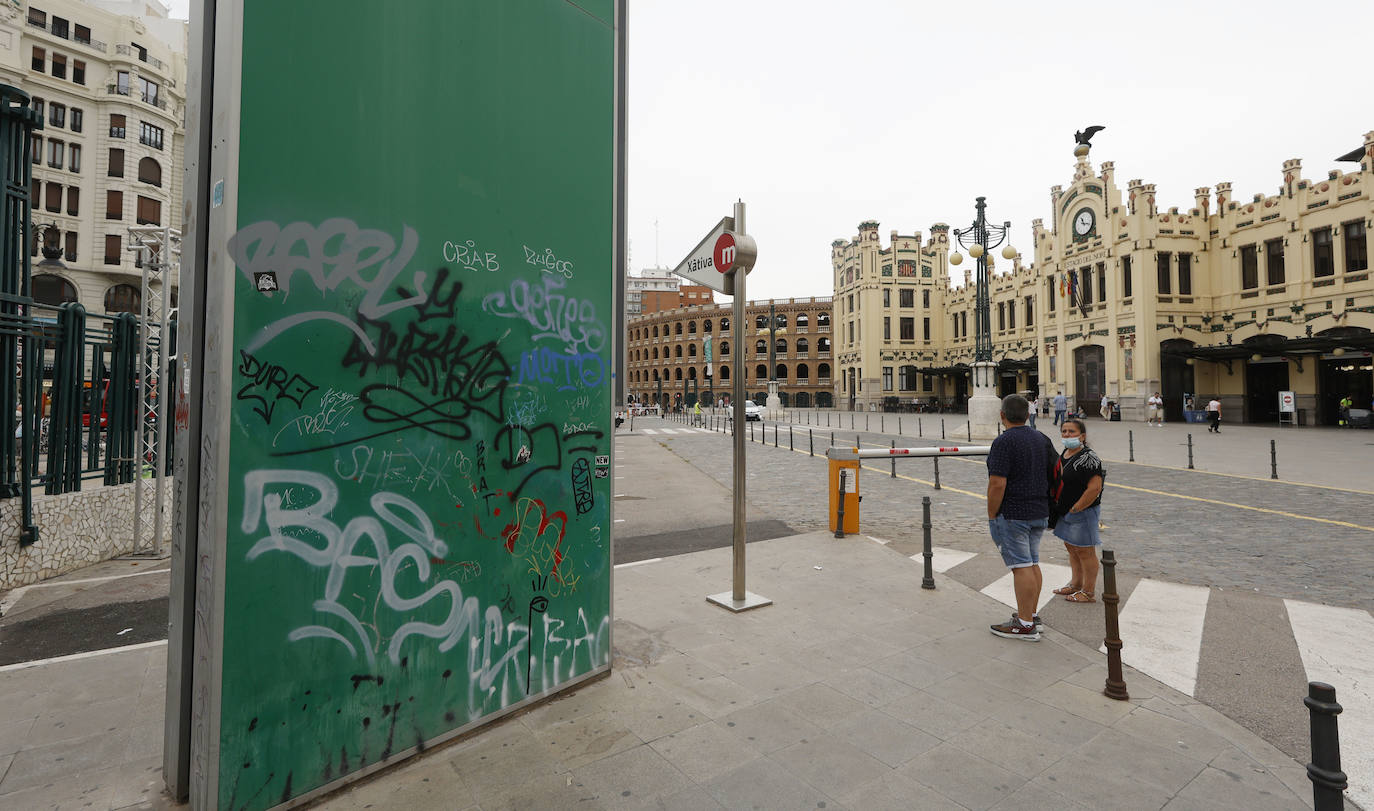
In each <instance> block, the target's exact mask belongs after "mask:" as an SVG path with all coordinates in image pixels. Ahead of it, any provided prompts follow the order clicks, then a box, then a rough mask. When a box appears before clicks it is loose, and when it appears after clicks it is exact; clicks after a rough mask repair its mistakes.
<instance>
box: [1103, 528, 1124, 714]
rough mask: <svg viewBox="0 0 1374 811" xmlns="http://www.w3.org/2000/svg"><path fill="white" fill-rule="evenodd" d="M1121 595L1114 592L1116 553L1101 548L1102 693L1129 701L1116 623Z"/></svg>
mask: <svg viewBox="0 0 1374 811" xmlns="http://www.w3.org/2000/svg"><path fill="white" fill-rule="evenodd" d="M1120 602H1121V597H1120V596H1118V595H1117V593H1116V553H1114V552H1112V550H1110V549H1103V550H1102V605H1103V608H1104V609H1105V613H1106V615H1107V636H1106V638H1104V639H1103V640H1102V643H1103V644H1104V645H1106V646H1107V686H1106V688H1105V689H1103V691H1102V694H1103V695H1105V696H1106V697H1107V698H1114V699H1116V700H1117V701H1129V700H1130V698H1131V696H1130V694H1129V693H1127V692H1126V680H1125V679H1123V678H1122V676H1121V628H1120V626H1119V625H1118V624H1117V605H1118V604H1119V603H1120Z"/></svg>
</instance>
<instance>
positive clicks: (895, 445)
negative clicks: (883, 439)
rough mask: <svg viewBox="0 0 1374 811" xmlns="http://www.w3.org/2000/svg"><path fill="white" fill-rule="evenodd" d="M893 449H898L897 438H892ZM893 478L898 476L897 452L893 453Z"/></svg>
mask: <svg viewBox="0 0 1374 811" xmlns="http://www.w3.org/2000/svg"><path fill="white" fill-rule="evenodd" d="M892 450H894V451H895V450H897V440H895V439H894V440H892ZM892 478H894V479H895V478H897V454H895V453H894V454H893V455H892Z"/></svg>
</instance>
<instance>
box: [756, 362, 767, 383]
mask: <svg viewBox="0 0 1374 811" xmlns="http://www.w3.org/2000/svg"><path fill="white" fill-rule="evenodd" d="M754 379H755V380H767V379H768V366H767V364H763V363H760V364H759V365H758V368H756V369H754Z"/></svg>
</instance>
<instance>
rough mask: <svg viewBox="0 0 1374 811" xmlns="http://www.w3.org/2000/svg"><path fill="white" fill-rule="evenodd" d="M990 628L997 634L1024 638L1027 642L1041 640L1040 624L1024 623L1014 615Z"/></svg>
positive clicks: (1010, 637)
mask: <svg viewBox="0 0 1374 811" xmlns="http://www.w3.org/2000/svg"><path fill="white" fill-rule="evenodd" d="M988 630H990V631H992V633H993V634H994V635H995V636H1000V637H1004V638H1006V639H1024V640H1025V641H1027V642H1039V641H1040V626H1038V625H1035V624H1034V623H1032V624H1031V625H1022V624H1021V621H1020V620H1018V619H1017V618H1016V617H1014V616H1013V617H1012V618H1011V619H1009V620H1007V621H1006V622H1004V623H1001V624H1000V625H993V626H990V627H989V629H988Z"/></svg>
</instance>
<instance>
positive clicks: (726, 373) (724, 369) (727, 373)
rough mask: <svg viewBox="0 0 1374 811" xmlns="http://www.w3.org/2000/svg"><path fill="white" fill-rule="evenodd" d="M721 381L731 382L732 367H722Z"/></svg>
mask: <svg viewBox="0 0 1374 811" xmlns="http://www.w3.org/2000/svg"><path fill="white" fill-rule="evenodd" d="M720 379H721V380H729V379H730V367H729V366H722V367H720Z"/></svg>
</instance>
